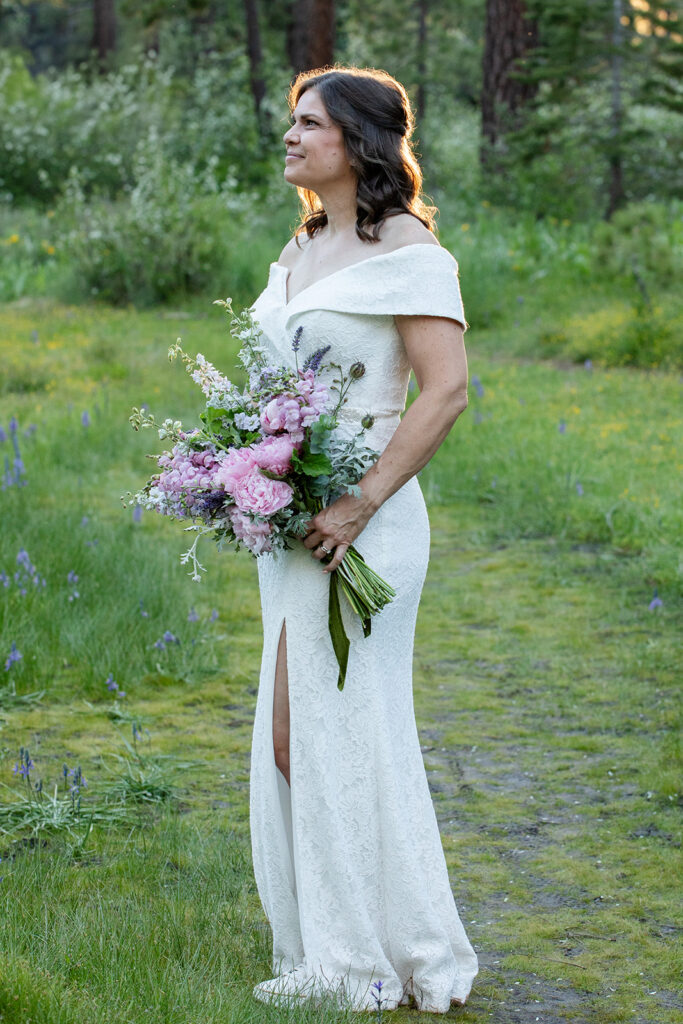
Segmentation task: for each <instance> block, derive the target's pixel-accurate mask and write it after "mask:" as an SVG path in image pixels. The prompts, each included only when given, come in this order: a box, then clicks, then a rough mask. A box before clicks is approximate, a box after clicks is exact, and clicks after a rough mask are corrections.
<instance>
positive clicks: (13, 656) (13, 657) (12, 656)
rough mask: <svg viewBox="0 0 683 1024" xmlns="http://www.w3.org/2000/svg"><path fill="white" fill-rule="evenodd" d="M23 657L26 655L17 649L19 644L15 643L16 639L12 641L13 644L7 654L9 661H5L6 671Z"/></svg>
mask: <svg viewBox="0 0 683 1024" xmlns="http://www.w3.org/2000/svg"><path fill="white" fill-rule="evenodd" d="M23 657H24V655H23V654H22V653H21V651H19V650H17V645H16V644H15V643H14V641H12V646H11V648H10V652H9V654H8V656H7V661H6V662H5V672H9V670H10V669H11V667H12V665H14V664H15V663H16V662H17V661H21V659H22V658H23Z"/></svg>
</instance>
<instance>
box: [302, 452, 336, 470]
mask: <svg viewBox="0 0 683 1024" xmlns="http://www.w3.org/2000/svg"><path fill="white" fill-rule="evenodd" d="M332 470H333V466H332V463H331V462H330V460H329V459H328V457H327V455H325V453H324V452H319V453H318V454H314V453H313V452H306V453H305V454H304V457H303V459H302V460H301V472H302V473H305V474H306V476H323V475H324V476H328V475H329V474H330V473H331V472H332Z"/></svg>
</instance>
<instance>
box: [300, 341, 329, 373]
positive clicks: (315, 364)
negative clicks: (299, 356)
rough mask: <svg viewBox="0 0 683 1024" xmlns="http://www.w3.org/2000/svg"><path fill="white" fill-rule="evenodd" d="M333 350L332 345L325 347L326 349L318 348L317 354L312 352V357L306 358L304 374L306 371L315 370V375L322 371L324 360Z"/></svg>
mask: <svg viewBox="0 0 683 1024" xmlns="http://www.w3.org/2000/svg"><path fill="white" fill-rule="evenodd" d="M331 348H332V346H331V345H325V347H324V348H317V349H316V350H315V352H312V353H311V355H310V356H308V357H307V358H306V361H305V363H304V366H303V370H304V373H305V372H306V370H313V373H317V372H318V370H319V369H320V364H321V363H322V361H323V358H324V357H325V356H326V355H327V353H328V352H329V351H330V349H331Z"/></svg>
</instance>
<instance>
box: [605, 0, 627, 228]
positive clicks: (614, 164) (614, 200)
mask: <svg viewBox="0 0 683 1024" xmlns="http://www.w3.org/2000/svg"><path fill="white" fill-rule="evenodd" d="M622 14H623V8H622V0H612V60H611V73H612V109H611V118H610V131H609V203H608V205H607V211H606V213H605V219H606V220H609V219H610V217H611V216H612V214H613V213H614V211H615V210H618V209H619V207H620V206H622V205H623V202H624V177H623V173H622V161H621V126H622V118H623V104H622V96H621V70H622V62H623V53H622V41H623V35H624V32H623V27H622V23H621V17H622Z"/></svg>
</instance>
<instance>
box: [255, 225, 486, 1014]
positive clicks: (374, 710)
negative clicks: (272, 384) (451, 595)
mask: <svg viewBox="0 0 683 1024" xmlns="http://www.w3.org/2000/svg"><path fill="white" fill-rule="evenodd" d="M287 278H288V270H287V269H286V268H285V267H284V266H282V265H281V264H279V263H273V264H271V267H270V276H269V279H268V285H267V287H266V289H265V290H264V291H263V292H262V294H261V295H260V296H259V297H258V299H257V300H256V302H255V304H254V306H253V313H254V315H255V317H256V319H257V320H258V321H259V323H260V325H261V328H262V330H263V332H264V338H263V339H262V343H263V344H264V347H265V348H266V350H267V352H268V354H269V355H270V356H271V357H272V360H273V362H279V363H281V364H282V363H285V364H287V365H294V354H293V352H292V349H291V342H292V337H293V335H294V332H295V330H296V329H297V327H299V326H301V327H302V328H303V333H302V337H301V347H300V349H299V365H301V364H302V362H303V360H304V359H305V358H306V356H307V355H308V354H309V353H311V352H313V351H314V350H316V349H318V348H320V347H321V346H324V345H330V346H331V349H330V351H329V352H328V353H327V355H326V356H325V359H324V362H326V361H327V360H331V361H332V362H335V363H340V364H341V365H342V366H343V368H344V370H345V371H346V370H348V368H349V366H350V365H351V364H352V363H354V362H356V361H361V362H363V363H364V364H365V367H366V372H365V375H364V376H363V377H362V378H361V379H360V380H358V381H356V382H355V383H354V384H353V386H352V388H351V390H350V392H349V402H348V404H347V405H346V406H344V408H343V411H342V413H341V420H342V426H341V427H340V429H341V430H348V431H349V432H350V433H356V432H357V431H358V430H359V429H360V420H361V418H362V417H363V416H364V415H365V414H366V413H370V414H371V415H372V416H374V418H375V423H374V426H373V427H372V428H371V429H370V430H368V431H367V432H366V435H365V443H367V444H368V445H369V446H370V447H371V448H374V449H375V450H377V451H382V450H383V449H384V448H385V447H386V445H387V443H388V441H389V439H390V438H391V435H392V434H393V432H394V430H395V429H396V427H397V425H398V423H399V421H400V414H401V412H402V411H403V409H404V407H405V400H406V394H407V388H408V380H409V376H410V365H409V362H408V359H407V356H406V352H405V348H404V346H403V343H402V340H401V337H400V335H399V333H398V330H397V328H396V325H395V322H394V315H395V314H408V315H409V314H426V315H432V316H442V317H450V318H452V319H454V320H457V321H459V322H460V323H461V324H463V325H465V319H464V314H463V308H462V303H461V298H460V289H459V285H458V270H457V263H456V261H455V260H454V259H453V257H452V256H451V255H450V253H448V252H447V250H445V249H443V248H441V247H440V246H436V245H430V244H427V243H420V244H416V245H407V246H404V247H403V248H400V249H396V250H394V251H392V252H389V253H386V254H379V255H377V256H370V257H369V258H367V259H364V260H363V261H362V262H360V263H356V264H354V265H352V266H349V267H346V268H344V269H342V270H338V271H336V272H335V273H332V274H330V275H328V276H327V277H325V278H323V279H322V280H320V281H318V282H316V283H315V284H313V285H311V286H309V287H308V288H305V289H304V290H303V291H302V292H300V293H299V294H298V295H296V296H295V297H294V298H293V299H292V300H291V301H290V302H288V301H287ZM465 326H466V325H465ZM328 372H329V371H328ZM323 379H324V377H323ZM355 544H356V546H357V548H358V550H359V551H360V552H361V554H363V556H364V557H365V559H366V561H367V562H368V563H369V564H370V565H371V566H372V568H373V569H375V570H376V571H377V572H378V573H379V574H380V575H381V576H383V577H384V578H385V579H386V580H387V582H389V583H390V584H391V585H392V586H393V587H394V589H395V590H396V597H395V598H394V600H393V601H392V602H391V603H390V604H389V605H388V606H387V607H386V608H385V609H384V610H383V611H382V612H381V613H380V614H379V615H378V616H375V617H374V619H373V622H372V635H371V636H370V637H369V638H367V639H365V638H364V637H363V634H362V630H361V628H360V624H359V623H358V621H357V620H354V617H353V613H352V612H351V609H350V607H349V606H348V604H347V602H346V599H345V598H344V597H343V596H342V597H341V601H342V612H343V617H344V621H345V623H346V632H347V634H348V635H349V638H350V640H351V650H350V654H349V660H348V669H347V675H346V685H345V687H344V689H343V690H342V691H341V692H340V691H339V690H338V689H337V662H336V659H335V656H334V652H333V648H332V643H331V640H330V637H329V633H328V591H329V577H328V576H327V575H326V574H323V572H322V566H321V564H320V563H319V562H318V561H317V560H316V559H314V558H312V556H311V554H310V552H309V551H308V549H307V548H305V547H304V546H303V544H298V543H297V544H296V546H295V548H294V549H293V550H291V551H286V552H283V553H274V554H266V555H261V556H260V557H259V558H258V561H257V564H258V573H259V585H260V591H261V604H262V611H263V630H264V647H263V660H262V666H261V677H260V684H259V691H258V699H257V706H256V715H255V721H254V732H253V745H252V756H251V787H250V820H251V840H252V853H253V863H254V874H255V878H256V882H257V885H258V891H259V895H260V897H261V902H262V904H263V907H264V910H265V913H266V916H267V918H268V920H269V922H270V924H271V926H272V931H273V969H274V972H275V974H276V978H275V979H273V980H271V981H268V982H264V983H261V985H258V986H257V987H256V989H255V991H254V994H255V995H256V996H257V997H258V998H260V999H262V1000H264V1001H274V1002H277V1001H282V998H284V997H289V996H290V995H294V994H296V993H299V994H303V995H305V996H307V995H315V994H317V993H320V992H330V993H336V994H337V996H338V997H341V999H342V1000H343V1002H345V1003H346V1005H350V1006H351V1007H352V1008H353V1009H357V1010H362V1009H374V1008H375V1006H376V1003H375V999H374V995H373V991H374V990H373V989H371V985H372V983H373V982H377V981H382V983H383V988H382V999H383V1004H382V1005H383V1008H385V1009H393V1008H395V1007H396V1006H398V1005H399V1004H400V1003H407V1002H409V1001H410V996H411V995H412V996H413V997H414V998H415V1001H416V1003H417V1006H418V1008H420V1009H422V1010H427V1011H432V1012H435V1013H445V1012H446V1011H447V1010H448V1009H449V1007H450V1005H451V1002H452V1001H453V1002H456V1003H458V1002H460V1003H462V1002H464V1001H465V1000H466V999H467V996H468V994H469V992H470V988H471V985H472V980H473V978H474V976H475V975H476V974H477V971H478V961H477V956H476V953H475V952H474V950H473V948H472V946H471V944H470V942H469V940H468V938H467V935H466V934H465V930H464V928H463V925H462V923H461V921H460V918H459V916H458V911H457V909H456V905H455V902H454V899H453V895H452V892H451V887H450V884H449V879H448V873H447V869H446V862H445V859H444V854H443V847H442V845H441V837H440V834H439V829H438V825H437V821H436V815H435V813H434V808H433V804H432V800H431V796H430V792H429V787H428V784H427V777H426V774H425V769H424V763H423V760H422V754H421V751H420V742H419V738H418V733H417V728H416V724H415V715H414V710H413V695H412V658H413V638H414V631H415V622H416V617H417V610H418V604H419V600H420V593H421V590H422V585H423V582H424V578H425V574H426V570H427V563H428V559H429V520H428V518H427V511H426V508H425V503H424V500H423V497H422V492H421V490H420V486H419V484H418V481H417V478H416V477H412V478H411V479H410V480H409V481H408V482H407V483H406V484H405V485H404V486H403V487H401V489H400V490H399V491H397V492H396V493H395V494H394V495H392V497H390V498H389V499H388V500H387V501H386V502H385V503H384V504H383V505H382V506H381V508H380V509H379V510H378V512H377V513H376V514H375V515H374V516H373V517H372V519H371V520H370V522H369V523H368V525H367V526H366V527H365V529H364V530H363V532H362V533H361V534H360V535H359V537H358V538H357V540H356V541H355ZM283 622H286V631H287V672H288V679H289V704H290V764H291V767H290V779H291V790H290V787H289V786H288V785H287V782H286V781H285V779H284V777H283V775H282V774H281V773H280V771H279V770H278V769H277V767H276V765H275V759H274V753H273V734H272V717H273V689H274V674H275V664H276V658H277V648H278V641H279V638H280V633H281V629H282V624H283Z"/></svg>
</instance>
